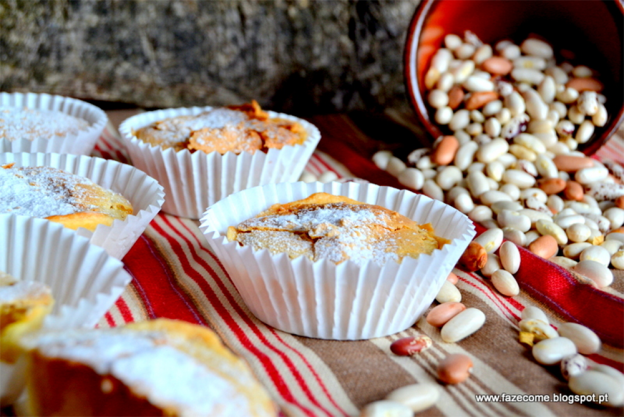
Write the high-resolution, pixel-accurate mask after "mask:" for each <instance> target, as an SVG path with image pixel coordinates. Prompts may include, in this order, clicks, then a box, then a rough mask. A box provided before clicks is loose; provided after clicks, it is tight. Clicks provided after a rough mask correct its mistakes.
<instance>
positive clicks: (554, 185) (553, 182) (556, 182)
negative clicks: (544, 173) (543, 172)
mask: <svg viewBox="0 0 624 417" xmlns="http://www.w3.org/2000/svg"><path fill="white" fill-rule="evenodd" d="M538 184H539V188H540V189H541V190H542V191H544V192H545V193H546V194H547V195H551V194H558V193H560V192H562V191H563V190H564V189H565V188H566V182H565V181H564V180H562V179H561V178H548V179H543V180H539V181H538Z"/></svg>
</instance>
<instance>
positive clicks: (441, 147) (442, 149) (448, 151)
mask: <svg viewBox="0 0 624 417" xmlns="http://www.w3.org/2000/svg"><path fill="white" fill-rule="evenodd" d="M457 149H459V141H458V140H457V138H456V137H455V136H444V137H443V138H442V140H441V141H440V143H438V146H436V148H435V149H434V150H433V152H432V153H431V162H433V163H434V164H438V165H448V164H450V163H451V162H453V159H454V158H455V154H456V153H457Z"/></svg>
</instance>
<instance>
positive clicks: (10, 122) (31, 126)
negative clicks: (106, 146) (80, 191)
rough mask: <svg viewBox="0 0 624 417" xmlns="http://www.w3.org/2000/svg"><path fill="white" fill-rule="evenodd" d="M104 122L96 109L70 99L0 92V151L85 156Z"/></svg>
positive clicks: (104, 118) (92, 145)
mask: <svg viewBox="0 0 624 417" xmlns="http://www.w3.org/2000/svg"><path fill="white" fill-rule="evenodd" d="M107 122H108V117H107V116H106V114H105V113H104V112H103V111H102V110H101V109H100V108H98V107H96V106H94V105H92V104H89V103H86V102H84V101H80V100H76V99H73V98H68V97H62V96H51V95H48V94H34V93H26V94H23V93H11V94H9V93H0V152H59V153H71V154H81V155H88V154H90V153H91V151H92V150H93V148H94V147H95V143H96V142H97V139H98V138H99V136H100V134H101V133H102V131H103V130H104V127H105V126H106V123H107Z"/></svg>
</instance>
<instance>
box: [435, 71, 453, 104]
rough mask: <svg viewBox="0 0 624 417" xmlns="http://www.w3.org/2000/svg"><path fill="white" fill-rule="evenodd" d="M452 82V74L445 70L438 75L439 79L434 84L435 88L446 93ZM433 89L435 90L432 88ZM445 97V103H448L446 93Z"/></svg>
mask: <svg viewBox="0 0 624 417" xmlns="http://www.w3.org/2000/svg"><path fill="white" fill-rule="evenodd" d="M454 83H455V78H454V77H453V74H451V73H450V72H445V73H444V74H442V75H440V79H439V80H438V83H437V84H436V86H437V90H438V91H443V92H444V93H448V92H449V90H450V89H451V88H452V87H453V84H454ZM433 91H436V90H433ZM446 98H447V103H448V95H447V96H446ZM429 100H431V95H430V96H429ZM445 105H446V104H445Z"/></svg>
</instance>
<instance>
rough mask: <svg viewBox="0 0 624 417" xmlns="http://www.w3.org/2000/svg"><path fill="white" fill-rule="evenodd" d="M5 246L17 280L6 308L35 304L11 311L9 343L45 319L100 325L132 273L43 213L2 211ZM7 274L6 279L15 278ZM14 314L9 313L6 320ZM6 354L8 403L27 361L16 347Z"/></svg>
mask: <svg viewBox="0 0 624 417" xmlns="http://www.w3.org/2000/svg"><path fill="white" fill-rule="evenodd" d="M0 247H1V248H4V249H3V254H2V255H3V256H0V271H3V272H4V274H6V275H10V276H11V277H14V278H15V279H16V280H17V282H13V284H11V286H12V288H10V289H8V291H6V292H5V294H4V296H0V297H2V298H3V302H2V305H3V309H4V307H7V306H16V305H18V304H19V305H20V306H21V307H24V306H28V307H29V311H28V314H26V315H23V316H19V317H18V316H17V315H15V314H12V315H11V320H12V322H13V325H12V326H8V327H4V328H3V331H2V334H1V335H2V346H3V349H4V347H5V346H9V347H11V348H12V347H14V346H16V345H18V344H19V340H18V339H20V338H21V337H23V336H24V335H25V334H26V333H28V332H29V331H31V330H33V329H35V328H37V327H39V325H41V326H42V328H43V329H72V328H80V327H93V326H95V325H96V324H97V322H98V321H99V320H100V319H101V318H102V316H103V315H104V314H105V313H106V312H107V311H108V310H109V309H110V307H111V306H112V305H113V304H114V303H115V301H116V300H117V298H119V296H120V295H121V293H122V292H123V291H124V289H125V288H126V286H127V285H128V283H129V282H130V280H131V279H132V278H131V276H130V275H129V274H128V273H127V272H126V271H125V270H124V269H123V263H122V262H121V261H119V260H117V259H115V258H113V257H111V256H109V255H108V254H107V253H106V251H105V250H104V249H102V248H100V247H97V246H95V245H91V244H90V242H89V239H86V238H84V237H81V236H78V235H77V234H76V233H75V232H74V231H72V230H70V229H67V228H65V227H63V226H62V225H60V224H57V223H53V222H50V221H47V220H43V219H37V218H31V217H25V216H18V215H14V214H0ZM6 275H3V278H2V282H3V283H5V284H6V283H10V282H11V281H10V280H8V278H7V277H6ZM52 300H53V302H52ZM52 306H53V307H52ZM18 310H20V311H22V312H23V311H24V310H22V309H18ZM7 311H8V310H7ZM16 311H17V310H16ZM48 312H49V314H48V315H47V316H46V314H47V313H48ZM44 317H45V318H44ZM8 318H9V317H8V316H7V317H3V325H4V324H6V323H4V321H5V320H7V322H8ZM14 319H19V320H14ZM41 321H42V323H41ZM5 343H6V345H5ZM7 353H8V355H7ZM1 359H2V360H0V405H2V406H4V405H7V404H10V403H11V402H12V401H13V400H15V398H17V396H18V394H19V392H20V390H21V387H22V386H23V385H22V384H23V378H22V377H23V368H24V363H23V361H22V360H21V359H19V358H17V357H16V355H15V349H11V350H10V351H3V355H2V358H1Z"/></svg>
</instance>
